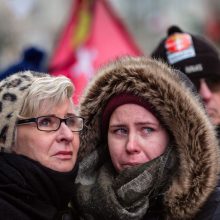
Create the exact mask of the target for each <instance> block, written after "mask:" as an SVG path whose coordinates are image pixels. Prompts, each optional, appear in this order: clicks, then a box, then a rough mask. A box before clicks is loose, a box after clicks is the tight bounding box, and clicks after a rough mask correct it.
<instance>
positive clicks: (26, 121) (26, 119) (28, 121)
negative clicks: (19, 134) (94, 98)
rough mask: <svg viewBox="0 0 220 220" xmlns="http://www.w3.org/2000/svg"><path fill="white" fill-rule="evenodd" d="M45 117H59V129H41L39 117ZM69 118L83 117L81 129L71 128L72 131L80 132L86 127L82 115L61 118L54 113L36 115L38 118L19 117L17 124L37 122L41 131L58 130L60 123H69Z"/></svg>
mask: <svg viewBox="0 0 220 220" xmlns="http://www.w3.org/2000/svg"><path fill="white" fill-rule="evenodd" d="M44 117H54V118H57V119H59V121H60V124H59V126H58V127H57V129H53V130H42V129H40V128H39V125H38V120H39V118H44ZM69 118H80V119H82V128H81V129H79V130H76V131H73V130H71V131H72V132H80V131H82V130H83V128H84V118H83V117H80V116H75V115H73V116H69V117H66V118H59V117H57V116H54V115H44V116H39V117H36V118H25V119H18V120H17V122H16V124H17V125H21V124H29V123H36V125H37V129H38V130H39V131H57V130H59V128H60V125H61V123H62V122H64V123H65V124H66V125H67V120H68V119H69ZM67 126H68V125H67Z"/></svg>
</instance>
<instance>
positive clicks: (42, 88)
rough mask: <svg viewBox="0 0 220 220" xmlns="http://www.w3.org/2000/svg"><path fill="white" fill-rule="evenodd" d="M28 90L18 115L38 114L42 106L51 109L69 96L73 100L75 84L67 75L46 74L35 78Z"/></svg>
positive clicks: (30, 115)
mask: <svg viewBox="0 0 220 220" xmlns="http://www.w3.org/2000/svg"><path fill="white" fill-rule="evenodd" d="M28 90H29V91H28V93H27V96H26V97H25V98H24V102H23V105H22V108H21V111H20V113H19V116H18V117H33V116H38V114H39V112H40V110H41V109H42V108H43V109H44V110H48V111H49V110H50V109H51V108H53V107H54V106H56V105H57V104H61V103H62V102H63V101H65V100H66V99H67V98H68V99H70V101H71V102H72V95H73V92H74V86H73V84H72V82H71V80H70V79H69V78H67V77H65V76H46V77H42V78H37V79H35V80H34V81H33V83H32V84H31V85H30V87H29V89H28ZM72 104H73V102H72Z"/></svg>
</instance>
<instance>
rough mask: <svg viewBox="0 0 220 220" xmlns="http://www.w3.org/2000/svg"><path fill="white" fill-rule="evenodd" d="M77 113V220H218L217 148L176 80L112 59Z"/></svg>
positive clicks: (140, 63)
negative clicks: (80, 127)
mask: <svg viewBox="0 0 220 220" xmlns="http://www.w3.org/2000/svg"><path fill="white" fill-rule="evenodd" d="M80 108H81V110H80V111H81V115H82V117H84V118H85V119H86V128H85V131H84V132H83V134H82V138H81V141H82V142H81V148H80V149H81V152H82V153H83V154H82V155H84V157H83V159H82V161H81V165H80V169H79V175H78V177H77V182H78V184H76V196H74V204H75V203H77V204H78V209H79V210H80V212H81V213H82V215H83V216H84V219H90V220H91V219H111V220H117V219H120V220H122V219H123V220H131V219H132V220H139V219H141V220H142V219H143V220H144V219H148V220H149V219H150V220H156V219H157V220H164V219H175V220H176V219H181V220H186V219H191V220H192V219H196V220H198V219H199V220H202V219H204V220H207V219H212V220H213V219H219V214H218V213H220V212H219V210H220V205H219V202H218V201H219V196H218V195H219V191H220V190H219V188H215V187H216V185H217V181H218V173H219V149H218V141H217V139H216V137H215V131H214V128H213V127H212V125H211V123H210V121H209V119H208V117H207V115H206V113H205V111H204V108H203V106H202V104H201V102H200V100H199V97H198V95H197V94H195V92H194V90H193V87H192V83H191V82H190V81H189V80H188V79H187V78H186V77H185V76H184V75H183V74H181V73H180V72H176V71H174V70H172V69H170V68H169V67H168V66H167V65H165V64H163V63H161V62H159V61H156V60H151V59H147V58H145V57H136V58H134V57H124V58H120V59H118V60H116V61H114V62H111V63H109V64H107V65H106V66H104V67H103V68H101V69H100V70H99V72H98V73H97V75H96V77H95V79H94V81H93V82H91V84H90V85H89V87H88V89H87V91H86V93H85V97H84V99H83V100H82V102H81V107H80ZM215 190H216V191H215Z"/></svg>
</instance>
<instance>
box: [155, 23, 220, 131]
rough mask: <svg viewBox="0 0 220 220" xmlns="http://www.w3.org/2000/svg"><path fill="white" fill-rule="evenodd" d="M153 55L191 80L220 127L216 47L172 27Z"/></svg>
mask: <svg viewBox="0 0 220 220" xmlns="http://www.w3.org/2000/svg"><path fill="white" fill-rule="evenodd" d="M151 57H153V58H156V59H160V60H162V61H164V62H166V63H168V64H169V65H171V66H172V67H174V68H176V69H178V70H180V71H182V72H183V73H185V74H186V75H187V76H188V77H189V78H190V79H191V81H192V82H193V83H194V84H195V86H196V88H197V90H198V92H199V94H200V95H201V98H202V100H203V102H204V105H205V107H206V110H207V113H208V115H209V116H210V118H211V121H212V123H213V124H214V125H216V126H217V131H218V130H220V129H219V128H220V58H219V53H218V50H217V49H216V48H215V46H214V45H213V44H212V43H211V42H210V41H209V40H208V39H205V38H204V37H201V36H195V35H193V34H190V33H186V32H183V31H182V30H181V29H180V28H179V27H177V26H171V27H169V28H168V30H167V37H166V38H164V39H162V40H161V42H160V43H159V45H158V46H157V47H156V48H155V49H154V51H153V52H152V53H151ZM218 133H219V132H218Z"/></svg>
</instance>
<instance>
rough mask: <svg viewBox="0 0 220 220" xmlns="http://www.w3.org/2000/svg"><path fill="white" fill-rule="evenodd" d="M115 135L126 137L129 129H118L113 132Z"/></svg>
mask: <svg viewBox="0 0 220 220" xmlns="http://www.w3.org/2000/svg"><path fill="white" fill-rule="evenodd" d="M113 133H114V134H119V135H124V134H127V129H125V128H117V129H115V130H113Z"/></svg>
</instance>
